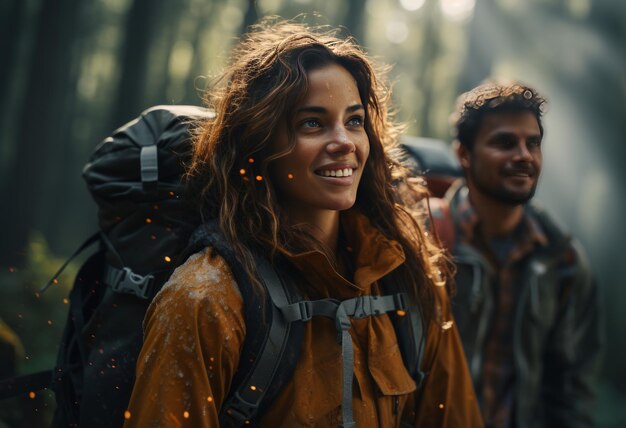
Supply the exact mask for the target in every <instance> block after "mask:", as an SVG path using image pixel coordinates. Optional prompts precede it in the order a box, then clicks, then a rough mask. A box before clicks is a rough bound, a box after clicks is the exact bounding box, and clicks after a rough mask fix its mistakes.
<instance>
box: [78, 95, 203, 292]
mask: <svg viewBox="0 0 626 428" xmlns="http://www.w3.org/2000/svg"><path fill="white" fill-rule="evenodd" d="M213 116H214V114H213V112H211V111H210V110H207V109H204V108H202V107H195V106H156V107H153V108H150V109H148V110H146V111H144V112H143V113H142V114H141V116H139V117H138V118H137V119H135V120H133V121H131V122H129V123H127V124H126V125H124V126H122V127H120V128H119V129H117V130H116V131H115V132H114V133H113V134H112V135H111V136H110V137H108V138H106V139H105V140H104V141H103V142H102V143H100V144H99V145H98V146H97V147H96V149H95V150H94V152H93V154H92V155H91V157H90V159H89V162H88V163H87V165H86V166H85V168H84V169H83V178H84V179H85V181H86V183H87V187H88V189H89V192H90V193H91V195H92V197H93V199H94V200H95V201H96V203H97V205H98V220H99V226H100V230H101V231H102V238H103V241H104V243H105V247H106V250H107V251H106V262H107V265H108V269H107V272H106V282H107V283H108V284H109V285H110V286H112V287H113V289H114V290H115V291H118V292H122V293H128V294H134V295H137V296H139V297H141V298H146V299H149V298H151V297H152V295H154V293H155V292H156V290H157V289H158V288H160V286H161V285H162V283H163V282H164V281H165V280H166V279H167V277H168V276H169V274H170V273H171V271H172V270H173V267H174V266H176V264H177V256H178V255H179V254H180V253H181V252H182V250H183V249H184V247H185V245H186V243H187V238H188V237H189V235H190V234H191V232H192V231H193V229H194V227H195V225H197V224H198V223H199V217H198V215H197V214H196V212H195V210H193V209H192V207H190V206H189V205H188V203H187V201H186V198H185V183H184V181H183V176H184V172H185V164H186V163H187V162H188V161H189V160H190V157H191V152H192V132H193V128H194V124H195V123H197V122H199V121H203V120H207V119H210V118H212V117H213Z"/></svg>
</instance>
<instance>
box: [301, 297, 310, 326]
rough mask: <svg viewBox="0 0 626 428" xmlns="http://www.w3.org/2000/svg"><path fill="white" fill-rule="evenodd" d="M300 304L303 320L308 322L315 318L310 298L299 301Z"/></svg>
mask: <svg viewBox="0 0 626 428" xmlns="http://www.w3.org/2000/svg"><path fill="white" fill-rule="evenodd" d="M298 306H299V307H300V317H301V318H300V319H301V320H302V322H307V321H309V320H310V319H311V318H313V311H312V310H311V301H310V300H302V301H300V302H298Z"/></svg>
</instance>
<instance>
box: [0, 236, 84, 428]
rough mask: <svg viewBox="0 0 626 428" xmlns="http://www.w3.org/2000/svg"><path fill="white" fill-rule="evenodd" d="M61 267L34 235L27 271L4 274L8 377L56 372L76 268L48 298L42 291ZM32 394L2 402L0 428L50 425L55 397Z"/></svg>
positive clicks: (0, 331)
mask: <svg viewBox="0 0 626 428" xmlns="http://www.w3.org/2000/svg"><path fill="white" fill-rule="evenodd" d="M63 261H64V260H63V259H60V258H58V257H56V256H55V255H53V254H51V252H50V250H49V249H48V245H47V243H46V241H45V239H44V238H43V236H42V235H41V234H39V233H35V234H33V235H32V237H31V239H30V242H29V245H28V247H27V263H26V265H25V267H24V268H23V269H17V268H13V267H9V268H8V269H7V270H4V271H3V272H1V273H0V284H2V287H0V341H1V342H2V343H3V345H5V346H4V347H3V348H2V349H3V350H4V352H3V353H2V354H1V355H0V363H2V366H3V369H6V370H2V372H3V373H4V375H5V376H10V375H19V374H28V373H34V372H37V371H40V370H46V369H51V368H53V367H54V364H55V361H56V353H57V350H58V346H59V342H60V340H61V335H62V332H63V326H64V324H65V320H66V317H67V310H68V307H69V298H68V294H69V290H70V288H71V286H72V281H73V278H74V276H75V275H76V270H77V267H78V265H77V263H71V264H70V265H68V267H67V268H66V269H65V271H64V272H63V273H62V275H60V276H59V278H58V280H57V281H56V283H54V284H53V285H52V286H51V287H50V288H49V289H48V290H47V291H46V292H45V293H41V292H40V291H39V290H40V289H41V287H42V286H43V284H45V283H46V282H47V281H48V280H49V279H50V278H52V276H53V275H54V274H55V273H56V270H57V269H58V268H59V267H60V266H61V265H62V263H63ZM11 349H13V350H14V352H10V350H11ZM14 370H15V373H11V372H12V371H14ZM33 393H34V395H33V396H29V395H24V396H18V397H15V398H11V399H6V400H3V401H0V427H3V426H11V427H33V426H48V425H49V421H50V418H51V417H52V414H53V411H54V407H55V401H54V394H53V393H52V391H50V390H44V391H33Z"/></svg>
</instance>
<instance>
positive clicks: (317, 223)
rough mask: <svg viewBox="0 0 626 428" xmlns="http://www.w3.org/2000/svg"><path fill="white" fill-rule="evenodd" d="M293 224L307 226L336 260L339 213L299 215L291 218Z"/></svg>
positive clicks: (323, 212)
mask: <svg viewBox="0 0 626 428" xmlns="http://www.w3.org/2000/svg"><path fill="white" fill-rule="evenodd" d="M288 221H289V223H291V224H306V225H307V229H308V230H309V232H310V233H311V235H313V237H314V238H315V239H316V240H317V241H319V242H320V243H321V244H322V245H323V247H324V248H325V249H326V250H327V251H330V252H331V254H329V256H330V257H331V258H333V259H334V258H335V257H336V254H337V241H338V239H339V211H326V210H325V211H322V212H310V213H306V214H304V213H298V215H296V216H293V215H292V216H290V217H289V220H288Z"/></svg>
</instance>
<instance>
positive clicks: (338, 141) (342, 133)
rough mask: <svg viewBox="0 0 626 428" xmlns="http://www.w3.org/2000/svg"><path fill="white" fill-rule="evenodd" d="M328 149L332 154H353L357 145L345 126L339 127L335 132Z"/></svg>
mask: <svg viewBox="0 0 626 428" xmlns="http://www.w3.org/2000/svg"><path fill="white" fill-rule="evenodd" d="M326 147H327V150H328V151H329V152H331V153H352V152H354V151H356V145H355V144H354V142H353V141H352V139H351V138H350V136H349V135H348V132H347V130H346V129H345V128H344V127H343V126H341V127H339V126H338V127H336V128H335V129H334V130H333V132H332V134H331V138H330V141H329V143H328V145H327V146H326Z"/></svg>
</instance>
